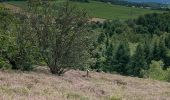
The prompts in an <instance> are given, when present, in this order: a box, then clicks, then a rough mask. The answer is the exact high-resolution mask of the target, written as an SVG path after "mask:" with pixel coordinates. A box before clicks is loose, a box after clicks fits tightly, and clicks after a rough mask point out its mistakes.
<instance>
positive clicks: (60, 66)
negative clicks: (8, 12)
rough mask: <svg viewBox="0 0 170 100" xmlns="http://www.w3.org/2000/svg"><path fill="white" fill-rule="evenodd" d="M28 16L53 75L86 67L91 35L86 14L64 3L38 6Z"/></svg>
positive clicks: (40, 4) (46, 3)
mask: <svg viewBox="0 0 170 100" xmlns="http://www.w3.org/2000/svg"><path fill="white" fill-rule="evenodd" d="M34 11H35V12H34V13H35V14H34V15H32V16H31V22H32V28H33V29H34V31H35V32H36V34H37V43H38V47H39V49H40V53H41V55H42V57H43V59H44V61H45V62H46V63H47V65H48V66H49V68H50V71H51V73H52V74H57V75H61V74H63V73H65V72H66V71H68V70H70V69H72V68H79V67H83V66H86V65H88V64H87V63H86V62H87V61H88V59H89V57H90V55H89V53H88V49H89V47H90V46H91V43H92V42H91V40H92V39H90V38H91V35H90V32H89V31H88V30H87V24H88V23H87V22H88V19H87V15H86V13H85V12H83V11H80V10H78V9H76V7H73V6H71V5H70V4H69V2H68V1H67V2H66V3H64V4H63V5H62V6H58V4H57V5H56V4H51V3H48V2H47V1H45V3H43V2H42V3H39V5H38V6H37V8H36V10H34Z"/></svg>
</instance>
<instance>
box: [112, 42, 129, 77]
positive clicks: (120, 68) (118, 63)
mask: <svg viewBox="0 0 170 100" xmlns="http://www.w3.org/2000/svg"><path fill="white" fill-rule="evenodd" d="M129 61H130V49H129V45H128V43H127V42H122V43H120V45H119V46H118V48H117V50H116V53H115V56H114V60H113V62H112V66H111V67H112V69H111V71H116V72H118V73H120V74H123V75H126V74H127V65H128V63H129Z"/></svg>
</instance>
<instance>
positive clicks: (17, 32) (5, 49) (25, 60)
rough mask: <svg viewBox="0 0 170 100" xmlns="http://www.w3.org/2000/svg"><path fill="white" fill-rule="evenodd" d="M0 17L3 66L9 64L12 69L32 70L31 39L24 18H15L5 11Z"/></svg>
mask: <svg viewBox="0 0 170 100" xmlns="http://www.w3.org/2000/svg"><path fill="white" fill-rule="evenodd" d="M0 16H1V18H2V19H1V20H0V21H1V22H2V24H1V28H0V30H1V31H0V55H1V57H2V60H3V61H4V62H5V63H4V65H6V64H10V65H11V66H12V69H20V70H32V65H31V56H32V55H31V51H32V53H33V50H32V47H33V45H32V44H31V43H32V42H31V40H33V39H32V36H31V34H30V33H29V32H30V31H29V29H28V28H29V27H28V23H27V22H26V20H27V19H26V18H25V17H26V16H23V15H19V14H18V15H16V16H15V15H14V14H10V13H8V12H6V11H5V12H4V11H3V12H1V13H0Z"/></svg>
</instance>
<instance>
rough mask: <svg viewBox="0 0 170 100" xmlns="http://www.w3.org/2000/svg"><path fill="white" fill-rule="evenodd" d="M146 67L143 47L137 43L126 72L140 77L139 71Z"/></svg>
mask: <svg viewBox="0 0 170 100" xmlns="http://www.w3.org/2000/svg"><path fill="white" fill-rule="evenodd" d="M146 69H147V62H146V59H145V52H144V48H143V46H142V45H141V44H139V45H138V46H137V48H136V52H135V54H134V55H133V57H132V60H131V63H130V65H129V69H128V72H129V74H130V75H133V76H138V77H142V75H141V71H142V70H146Z"/></svg>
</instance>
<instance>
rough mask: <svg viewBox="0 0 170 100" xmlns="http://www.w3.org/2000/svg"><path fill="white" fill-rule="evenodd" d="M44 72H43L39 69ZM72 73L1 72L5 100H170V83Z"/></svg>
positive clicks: (0, 91)
mask: <svg viewBox="0 0 170 100" xmlns="http://www.w3.org/2000/svg"><path fill="white" fill-rule="evenodd" d="M38 70H40V69H38ZM83 75H85V72H82V71H74V70H72V71H69V72H67V73H66V74H65V75H64V76H54V75H51V74H49V73H48V72H47V70H46V68H44V69H42V68H41V71H35V72H25V73H23V72H14V71H0V99H1V100H10V99H13V100H21V99H22V100H23V99H27V98H29V100H37V99H39V100H46V99H48V100H54V99H55V100H66V99H68V100H122V99H123V100H169V99H170V83H166V82H159V81H154V80H148V79H139V78H132V77H125V76H119V75H112V74H105V73H96V72H90V77H89V78H87V77H83Z"/></svg>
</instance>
